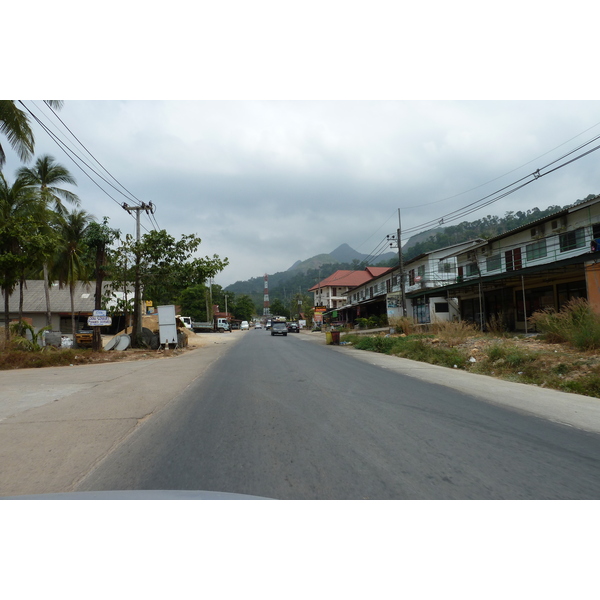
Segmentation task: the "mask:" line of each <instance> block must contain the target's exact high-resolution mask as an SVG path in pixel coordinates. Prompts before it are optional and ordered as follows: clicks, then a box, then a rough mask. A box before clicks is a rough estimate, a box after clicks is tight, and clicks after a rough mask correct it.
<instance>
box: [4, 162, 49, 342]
mask: <svg viewBox="0 0 600 600" xmlns="http://www.w3.org/2000/svg"><path fill="white" fill-rule="evenodd" d="M44 215H45V207H44V204H43V203H42V202H40V200H39V198H38V196H37V195H36V194H34V193H33V192H32V190H31V189H30V188H29V187H28V186H27V185H25V183H24V182H23V181H22V180H20V179H18V178H17V180H16V181H15V182H14V183H13V185H12V186H9V185H8V183H7V181H6V179H5V178H4V175H3V174H2V173H1V172H0V288H1V289H2V291H3V293H4V312H5V315H6V318H5V337H6V339H7V340H8V339H9V336H10V330H9V300H10V296H11V294H12V292H13V291H14V289H15V287H16V285H17V283H18V282H19V281H20V280H22V278H23V273H24V272H25V268H26V267H27V266H29V264H30V261H31V256H34V255H35V254H36V253H38V252H39V251H40V248H46V247H47V245H48V243H49V241H48V239H47V238H46V237H44V236H43V235H41V233H40V223H42V222H43V220H44Z"/></svg>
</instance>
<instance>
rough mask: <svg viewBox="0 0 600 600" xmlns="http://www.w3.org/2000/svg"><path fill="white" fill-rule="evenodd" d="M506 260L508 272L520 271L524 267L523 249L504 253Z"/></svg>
mask: <svg viewBox="0 0 600 600" xmlns="http://www.w3.org/2000/svg"><path fill="white" fill-rule="evenodd" d="M504 258H505V260H506V270H507V271H518V270H519V269H521V268H522V267H523V261H522V259H521V248H515V249H514V250H507V251H506V252H505V253H504Z"/></svg>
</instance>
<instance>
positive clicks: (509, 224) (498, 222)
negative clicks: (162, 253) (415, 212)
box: [389, 194, 596, 266]
mask: <svg viewBox="0 0 600 600" xmlns="http://www.w3.org/2000/svg"><path fill="white" fill-rule="evenodd" d="M595 197H596V194H590V195H588V196H586V197H585V198H584V199H583V200H577V201H576V202H574V203H572V204H566V205H565V206H558V205H556V206H549V207H548V208H546V209H544V210H540V209H539V208H532V209H531V210H527V211H525V212H523V211H520V210H519V211H517V212H513V211H510V212H507V213H506V214H505V215H504V217H497V216H491V215H488V216H487V217H483V218H482V219H477V220H476V221H463V222H462V223H459V224H458V225H450V226H448V227H444V228H443V229H436V230H435V231H432V232H431V236H430V237H429V238H427V239H425V240H423V234H420V238H421V240H422V241H419V242H416V243H412V244H411V240H412V239H413V238H411V239H409V240H408V242H406V244H405V245H404V251H403V252H402V255H403V257H404V260H410V259H411V258H414V257H415V256H419V255H420V254H424V253H425V252H431V251H432V250H437V249H438V248H445V247H446V246H452V244H460V243H461V242H467V241H469V240H472V239H474V238H484V239H487V238H492V237H495V236H497V235H500V234H502V233H505V232H507V231H510V230H512V229H516V228H517V227H522V226H523V225H527V224H528V223H532V222H533V221H537V220H538V219H542V218H544V217H548V216H549V215H551V214H553V213H555V212H557V211H559V210H562V209H563V208H568V207H569V206H573V204H578V203H579V202H585V201H587V200H591V199H592V198H595ZM389 264H390V266H392V264H393V261H392V262H390V263H389Z"/></svg>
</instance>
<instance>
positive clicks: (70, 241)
mask: <svg viewBox="0 0 600 600" xmlns="http://www.w3.org/2000/svg"><path fill="white" fill-rule="evenodd" d="M92 219H93V217H92V216H91V215H90V214H88V213H87V212H86V211H84V210H74V211H73V212H71V213H67V214H65V215H61V216H60V217H59V236H60V241H59V247H58V249H57V252H56V255H55V257H54V263H53V271H54V272H53V275H54V276H55V277H56V279H57V280H58V284H59V286H60V287H64V286H66V285H68V286H69V293H70V297H71V329H72V331H73V345H74V346H75V345H76V338H75V333H76V331H77V330H76V327H75V286H76V284H77V282H78V281H83V282H86V283H87V282H88V281H89V276H90V273H91V269H90V266H89V264H87V263H86V261H85V257H86V249H87V247H86V244H85V235H86V230H87V227H88V225H89V223H90V222H91V221H92Z"/></svg>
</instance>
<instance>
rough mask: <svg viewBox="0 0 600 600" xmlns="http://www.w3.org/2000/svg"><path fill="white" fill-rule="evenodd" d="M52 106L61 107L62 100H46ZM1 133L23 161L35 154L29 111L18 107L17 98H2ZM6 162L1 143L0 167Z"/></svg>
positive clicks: (0, 107)
mask: <svg viewBox="0 0 600 600" xmlns="http://www.w3.org/2000/svg"><path fill="white" fill-rule="evenodd" d="M46 103H47V104H48V105H49V106H50V107H52V108H60V107H61V106H62V104H63V103H62V100H46ZM0 133H2V134H4V135H5V136H6V137H7V138H8V143H9V144H10V145H11V146H12V147H13V150H14V151H15V152H16V153H17V154H18V155H19V158H20V159H21V160H22V161H27V160H29V159H30V158H31V155H32V154H33V146H34V139H33V131H31V127H29V118H28V117H27V113H26V112H25V111H23V110H21V109H20V108H18V107H17V103H16V101H15V100H0ZM5 162H6V154H5V153H4V150H3V148H2V145H1V144H0V167H2V166H4V163H5Z"/></svg>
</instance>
